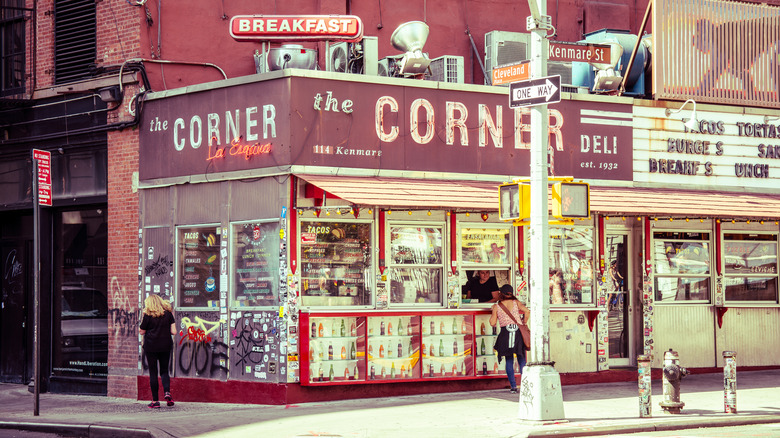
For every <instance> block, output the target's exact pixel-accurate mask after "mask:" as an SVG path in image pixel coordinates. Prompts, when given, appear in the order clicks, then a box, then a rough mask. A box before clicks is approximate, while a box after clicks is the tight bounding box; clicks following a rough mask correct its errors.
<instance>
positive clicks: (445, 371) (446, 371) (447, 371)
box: [425, 362, 466, 377]
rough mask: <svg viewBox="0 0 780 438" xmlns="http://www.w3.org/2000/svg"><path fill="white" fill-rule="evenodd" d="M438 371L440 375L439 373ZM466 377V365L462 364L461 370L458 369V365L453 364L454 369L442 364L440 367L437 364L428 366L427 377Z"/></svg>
mask: <svg viewBox="0 0 780 438" xmlns="http://www.w3.org/2000/svg"><path fill="white" fill-rule="evenodd" d="M437 371H438V373H437ZM465 375H466V363H465V362H461V363H460V368H458V365H457V364H452V368H448V367H447V366H446V365H444V364H441V365H439V366H438V367H437V366H436V365H435V364H432V363H431V364H428V369H427V373H425V376H426V377H437V376H441V377H444V376H453V377H454V376H465Z"/></svg>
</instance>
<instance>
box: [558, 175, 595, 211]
mask: <svg viewBox="0 0 780 438" xmlns="http://www.w3.org/2000/svg"><path fill="white" fill-rule="evenodd" d="M552 201H553V204H552V207H553V208H552V216H553V217H554V218H556V219H571V218H588V217H590V186H589V185H588V183H583V182H558V183H555V184H553V187H552Z"/></svg>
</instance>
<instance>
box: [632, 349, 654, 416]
mask: <svg viewBox="0 0 780 438" xmlns="http://www.w3.org/2000/svg"><path fill="white" fill-rule="evenodd" d="M636 363H637V371H638V372H639V417H640V418H646V417H647V418H649V417H652V416H653V406H652V404H651V403H652V397H653V384H652V383H653V382H652V380H653V379H652V371H653V369H652V367H651V366H650V364H652V363H653V356H651V355H649V354H647V355H645V354H643V355H640V356H637V358H636Z"/></svg>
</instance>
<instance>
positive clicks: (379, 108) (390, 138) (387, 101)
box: [374, 96, 398, 143]
mask: <svg viewBox="0 0 780 438" xmlns="http://www.w3.org/2000/svg"><path fill="white" fill-rule="evenodd" d="M385 106H389V107H390V111H391V112H394V113H397V112H398V102H397V101H396V100H395V99H394V98H392V97H390V96H382V97H380V98H379V99H377V101H376V107H375V108H374V129H376V136H377V138H379V140H380V141H383V142H385V143H391V142H394V141H395V140H396V139H397V138H398V126H397V125H391V127H390V132H385V129H384V124H385V115H384V112H385Z"/></svg>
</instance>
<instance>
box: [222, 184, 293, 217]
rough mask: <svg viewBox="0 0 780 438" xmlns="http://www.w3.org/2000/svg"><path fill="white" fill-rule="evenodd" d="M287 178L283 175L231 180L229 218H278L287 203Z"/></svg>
mask: <svg viewBox="0 0 780 438" xmlns="http://www.w3.org/2000/svg"><path fill="white" fill-rule="evenodd" d="M289 178H290V176H289V175H283V176H278V177H269V178H262V179H260V180H257V181H250V182H244V181H231V183H230V220H231V221H244V220H251V219H269V218H278V217H279V216H280V213H281V210H282V206H283V205H289V202H288V201H287V198H288V197H289V195H288V194H289V192H290V189H289V182H290V179H289ZM277 180H278V181H277Z"/></svg>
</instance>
